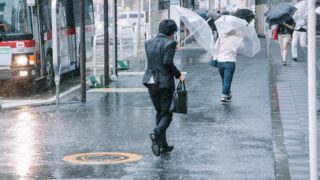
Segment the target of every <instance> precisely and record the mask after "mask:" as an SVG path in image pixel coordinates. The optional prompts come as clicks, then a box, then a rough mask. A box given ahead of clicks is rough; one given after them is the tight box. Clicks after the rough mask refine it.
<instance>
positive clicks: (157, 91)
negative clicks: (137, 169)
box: [143, 19, 185, 156]
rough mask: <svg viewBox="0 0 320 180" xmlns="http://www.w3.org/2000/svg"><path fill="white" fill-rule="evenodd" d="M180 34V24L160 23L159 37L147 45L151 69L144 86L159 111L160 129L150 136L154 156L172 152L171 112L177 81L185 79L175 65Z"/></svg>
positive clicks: (147, 71)
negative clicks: (177, 34) (170, 142)
mask: <svg viewBox="0 0 320 180" xmlns="http://www.w3.org/2000/svg"><path fill="white" fill-rule="evenodd" d="M176 31H177V25H176V23H175V22H174V21H173V20H171V19H165V20H163V21H161V22H160V24H159V34H158V35H157V36H156V37H154V38H151V39H150V40H148V41H147V42H146V43H145V51H146V55H147V62H148V66H147V70H146V72H145V74H144V76H143V84H144V85H145V86H146V87H147V88H148V90H149V95H150V98H151V100H152V103H153V105H154V107H155V109H156V111H157V114H156V127H155V128H154V129H153V131H152V132H151V134H150V138H151V141H152V146H151V148H152V152H153V153H154V155H156V156H159V155H160V154H164V153H169V152H171V151H172V150H173V148H174V147H173V146H169V145H168V143H167V138H166V131H167V128H168V127H169V125H170V122H171V120H172V112H171V111H170V107H171V103H172V100H173V93H174V89H175V83H174V78H176V79H180V81H184V80H185V76H184V75H182V74H181V73H180V71H179V70H178V69H177V68H176V66H175V65H174V63H173V58H174V54H175V51H176V46H177V43H176V41H174V40H173V39H174V38H173V35H174V33H175V32H176Z"/></svg>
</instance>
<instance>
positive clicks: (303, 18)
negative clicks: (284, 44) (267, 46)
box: [291, 0, 308, 62]
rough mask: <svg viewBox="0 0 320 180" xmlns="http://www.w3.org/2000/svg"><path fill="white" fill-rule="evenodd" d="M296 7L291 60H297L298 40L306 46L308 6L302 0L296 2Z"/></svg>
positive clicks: (301, 44) (303, 46)
mask: <svg viewBox="0 0 320 180" xmlns="http://www.w3.org/2000/svg"><path fill="white" fill-rule="evenodd" d="M296 8H297V9H298V10H297V11H296V12H295V14H294V15H293V19H294V21H295V23H296V24H295V27H294V31H293V34H292V46H291V51H292V60H293V61H295V62H297V60H298V42H300V46H301V47H302V48H306V47H307V27H308V26H307V22H308V13H307V11H308V7H307V1H305V0H303V1H300V2H299V3H298V4H296Z"/></svg>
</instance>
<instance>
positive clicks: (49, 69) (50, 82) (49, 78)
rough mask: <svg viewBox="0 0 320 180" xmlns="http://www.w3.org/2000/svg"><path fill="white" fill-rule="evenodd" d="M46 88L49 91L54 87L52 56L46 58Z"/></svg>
mask: <svg viewBox="0 0 320 180" xmlns="http://www.w3.org/2000/svg"><path fill="white" fill-rule="evenodd" d="M45 81H46V82H45V86H46V88H47V89H51V88H52V87H53V86H54V71H53V65H52V56H51V55H50V54H48V55H47V57H46V78H45Z"/></svg>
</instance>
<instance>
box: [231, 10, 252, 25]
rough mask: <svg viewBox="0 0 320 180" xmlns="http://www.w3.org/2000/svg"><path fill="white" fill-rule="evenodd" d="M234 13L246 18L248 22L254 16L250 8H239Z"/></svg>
mask: <svg viewBox="0 0 320 180" xmlns="http://www.w3.org/2000/svg"><path fill="white" fill-rule="evenodd" d="M233 15H234V16H236V17H238V18H241V19H244V20H246V21H247V22H248V23H250V22H251V21H252V19H253V18H254V14H253V11H251V10H250V9H239V10H238V11H236V12H235V13H234V14H233Z"/></svg>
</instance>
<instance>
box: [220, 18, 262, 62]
mask: <svg viewBox="0 0 320 180" xmlns="http://www.w3.org/2000/svg"><path fill="white" fill-rule="evenodd" d="M215 24H216V27H217V30H218V33H219V35H222V34H227V33H229V32H231V31H236V32H238V33H239V34H241V36H242V38H243V46H242V47H241V48H239V49H238V50H237V52H238V53H239V54H243V55H246V56H250V57H253V56H255V55H256V54H257V53H258V52H259V51H260V50H261V45H260V41H259V38H258V36H257V33H256V30H255V29H254V27H253V26H251V25H250V24H248V22H247V21H245V20H243V19H240V18H237V17H235V16H230V15H223V16H221V17H220V18H219V19H218V20H216V21H215Z"/></svg>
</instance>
